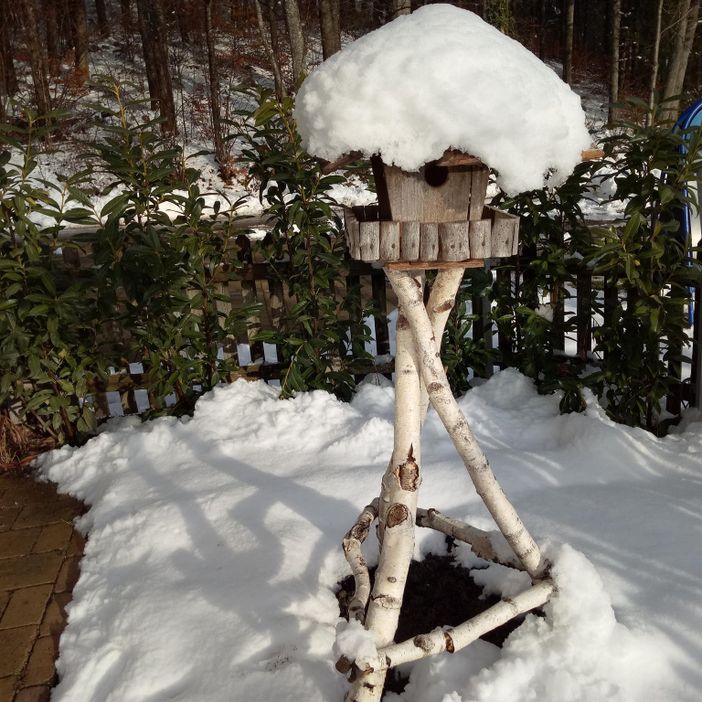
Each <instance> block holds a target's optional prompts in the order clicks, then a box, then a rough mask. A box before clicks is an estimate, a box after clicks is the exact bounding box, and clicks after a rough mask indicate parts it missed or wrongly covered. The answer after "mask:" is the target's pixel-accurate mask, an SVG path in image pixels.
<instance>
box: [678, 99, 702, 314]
mask: <svg viewBox="0 0 702 702" xmlns="http://www.w3.org/2000/svg"><path fill="white" fill-rule="evenodd" d="M694 127H697V128H702V100H698V101H697V102H696V103H694V104H692V105H690V107H688V108H687V109H686V110H685V112H683V113H682V114H681V115H680V117H679V118H678V121H677V122H676V123H675V127H674V128H673V130H674V131H684V130H689V129H691V128H694ZM689 137H690V135H689V133H688V134H686V135H685V138H684V140H683V142H682V144H681V145H680V153H681V154H682V155H686V154H687V152H688V143H687V142H688V140H689ZM699 194H700V193H699V189H698V196H699ZM693 215H694V213H693V212H692V208H691V207H690V205H689V204H688V205H685V207H684V208H683V211H682V214H681V216H680V236H681V237H682V238H684V239H685V240H686V241H690V240H691V238H692V217H693ZM698 217H699V214H698ZM689 292H690V304H689V305H688V307H687V325H688V326H692V324H693V321H694V303H693V300H692V288H690V289H689Z"/></svg>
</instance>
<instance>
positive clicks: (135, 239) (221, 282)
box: [85, 89, 250, 413]
mask: <svg viewBox="0 0 702 702" xmlns="http://www.w3.org/2000/svg"><path fill="white" fill-rule="evenodd" d="M114 98H115V99H114V103H113V105H110V106H109V107H103V109H102V111H103V114H105V113H108V111H109V113H110V114H111V115H112V117H113V118H114V123H113V124H108V125H106V126H104V127H103V136H102V138H101V139H100V140H99V141H98V142H97V145H96V154H97V157H98V164H99V166H100V167H101V168H102V169H103V170H104V171H105V173H106V174H108V175H110V176H112V180H111V181H110V183H109V184H108V185H107V186H106V187H105V188H104V190H103V193H104V194H111V195H112V197H111V198H110V199H109V200H108V201H107V202H106V203H105V205H104V206H103V207H102V209H101V211H100V212H99V213H96V215H98V216H97V220H98V221H99V222H100V226H99V227H98V228H97V231H96V232H95V234H91V235H89V236H87V237H85V240H86V241H88V242H89V243H90V244H91V245H92V251H93V255H94V260H95V267H96V279H97V285H98V289H99V300H100V305H101V309H100V319H101V320H102V323H103V327H104V328H106V329H107V328H109V327H110V326H117V327H119V328H121V329H122V330H123V331H124V333H123V334H121V335H119V336H118V337H117V338H114V337H113V338H112V339H110V342H111V343H114V342H117V345H116V346H114V348H115V349H116V350H118V351H119V356H118V357H117V358H115V365H116V366H117V367H119V368H124V367H125V366H126V365H127V364H128V363H129V362H130V361H132V362H133V361H140V362H142V363H143V365H144V368H145V374H146V379H147V383H148V385H149V390H150V397H151V402H152V413H153V412H157V413H158V412H161V411H164V410H165V408H164V398H165V397H166V396H168V395H170V394H173V395H175V398H176V403H175V407H174V408H172V409H171V410H169V411H171V412H176V413H182V412H189V411H191V410H192V407H193V405H194V402H195V400H196V399H197V397H198V396H199V395H200V394H201V393H202V392H204V391H206V390H209V389H211V388H212V387H213V386H214V385H216V384H217V383H218V382H220V381H221V380H222V379H224V378H226V377H227V376H228V375H229V374H230V373H231V372H232V371H233V370H234V369H235V368H236V367H237V362H236V355H235V354H231V355H227V356H225V355H224V354H223V349H224V347H225V344H226V342H227V339H228V338H231V337H233V336H234V335H235V334H236V333H237V332H238V331H239V330H240V327H241V325H242V324H243V322H244V320H245V318H246V315H247V313H248V312H250V310H249V309H246V308H244V309H238V310H232V308H231V304H230V299H229V294H228V292H227V289H226V285H227V283H228V282H229V281H230V280H232V279H234V278H235V277H236V273H237V268H238V267H239V261H238V258H237V256H236V249H235V248H234V247H233V246H232V245H230V244H229V243H228V242H229V239H230V236H231V234H232V231H231V230H230V226H229V225H230V224H231V223H232V222H233V220H234V218H235V216H236V208H237V206H238V203H233V204H232V203H229V202H226V201H225V203H224V207H223V201H222V200H221V199H217V200H215V201H214V203H213V204H211V205H207V204H206V198H205V195H207V194H206V193H202V192H200V189H199V186H198V185H197V181H198V179H199V176H200V173H199V171H197V170H196V169H193V168H189V167H188V165H187V161H186V159H185V157H184V154H183V151H182V149H181V148H180V147H178V146H173V145H172V144H171V143H170V141H169V140H167V139H164V138H163V137H162V136H161V134H160V131H159V129H158V124H157V122H156V121H153V122H145V123H131V122H130V119H129V113H128V105H125V104H124V103H123V102H122V99H121V93H120V91H119V89H116V90H115V91H114ZM115 193H116V194H115ZM220 197H221V196H220ZM87 204H88V202H87V201H86V205H87Z"/></svg>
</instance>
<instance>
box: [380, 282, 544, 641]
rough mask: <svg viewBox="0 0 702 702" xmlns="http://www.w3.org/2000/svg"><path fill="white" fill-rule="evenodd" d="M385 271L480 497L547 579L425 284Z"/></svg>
mask: <svg viewBox="0 0 702 702" xmlns="http://www.w3.org/2000/svg"><path fill="white" fill-rule="evenodd" d="M385 272H386V275H387V276H388V279H389V280H390V283H391V285H392V287H393V289H394V290H395V293H396V295H397V298H398V300H399V304H400V307H401V309H402V311H403V313H404V315H405V316H406V317H407V320H408V322H409V324H410V328H411V329H412V334H413V336H414V341H415V344H416V347H417V353H418V356H419V369H420V372H421V376H422V379H423V381H424V384H425V386H426V388H427V392H428V393H429V401H430V402H431V404H432V406H433V407H434V409H435V410H436V412H437V414H438V415H439V417H440V418H441V421H442V422H443V424H444V426H445V427H446V430H447V432H448V434H449V436H450V437H451V440H452V441H453V444H454V446H455V447H456V450H457V451H458V453H459V455H460V456H461V458H462V459H463V462H464V464H465V466H466V468H467V470H468V473H469V474H470V477H471V479H472V481H473V484H474V485H475V489H476V491H477V493H478V495H480V497H481V498H482V500H483V502H484V503H485V506H486V507H487V508H488V510H489V512H490V514H491V515H492V517H493V519H494V520H495V523H496V524H497V526H498V528H499V529H500V531H501V532H502V534H503V535H504V537H505V538H506V539H507V542H508V543H509V545H510V546H511V547H512V550H513V551H514V553H515V554H516V556H517V558H519V560H520V562H521V563H522V564H523V565H524V569H525V570H526V571H527V573H529V575H530V576H531V577H532V578H533V579H539V578H541V577H543V575H544V572H545V569H546V564H545V562H544V561H543V560H542V558H541V552H540V551H539V547H538V546H537V545H536V542H535V541H534V539H533V538H532V537H531V535H530V534H529V532H528V531H527V530H526V528H525V526H524V524H522V521H521V519H520V518H519V515H518V514H517V512H516V510H515V509H514V507H513V506H512V504H511V503H510V501H509V500H508V499H507V497H506V495H505V494H504V492H503V491H502V488H501V487H500V485H499V483H498V482H497V480H496V478H495V475H494V473H493V472H492V469H491V468H490V464H489V462H488V460H487V458H486V456H485V454H484V453H483V451H482V449H481V448H480V446H479V445H478V442H477V441H476V440H475V437H474V436H473V432H472V431H471V428H470V425H469V424H468V421H467V420H466V418H465V415H464V414H463V412H462V411H461V409H460V407H459V406H458V403H457V402H456V400H455V398H454V397H453V393H452V392H451V388H450V386H449V383H448V379H447V378H446V373H445V371H444V368H443V366H442V364H441V358H440V356H439V352H438V351H437V348H436V341H435V339H434V336H433V330H432V326H431V322H430V320H429V316H428V315H427V311H426V309H425V307H424V302H423V298H422V294H421V288H419V287H418V286H417V285H416V283H415V282H414V280H413V279H412V277H411V276H410V275H409V274H408V273H407V272H406V271H393V270H388V269H386V271H385ZM386 538H387V535H386ZM380 645H382V644H380Z"/></svg>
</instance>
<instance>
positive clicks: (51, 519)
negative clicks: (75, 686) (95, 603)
mask: <svg viewBox="0 0 702 702" xmlns="http://www.w3.org/2000/svg"><path fill="white" fill-rule="evenodd" d="M83 512H85V506H84V505H83V504H82V503H81V502H80V501H78V500H75V499H73V498H72V497H68V496H67V495H58V494H57V493H56V488H55V487H54V485H53V484H51V483H38V482H36V481H35V480H34V479H33V477H32V475H31V473H28V472H25V473H21V474H20V473H0V702H44V701H45V700H49V698H50V696H51V687H52V686H53V685H54V684H55V683H56V669H55V665H54V664H55V660H56V656H57V655H58V642H59V637H60V636H61V632H62V631H63V629H64V626H65V624H66V613H65V607H66V605H67V604H68V602H70V600H71V592H72V590H73V586H74V585H75V583H76V581H77V580H78V574H79V569H80V559H81V557H82V555H83V547H84V545H85V542H84V539H83V537H82V536H81V535H80V534H79V533H78V532H76V531H75V530H74V529H73V526H72V522H73V520H74V519H75V517H77V516H78V515H80V514H83Z"/></svg>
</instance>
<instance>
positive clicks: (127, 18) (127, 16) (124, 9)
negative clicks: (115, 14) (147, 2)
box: [119, 0, 132, 32]
mask: <svg viewBox="0 0 702 702" xmlns="http://www.w3.org/2000/svg"><path fill="white" fill-rule="evenodd" d="M119 10H120V21H121V22H122V29H123V30H124V31H125V32H131V31H132V0H119Z"/></svg>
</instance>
